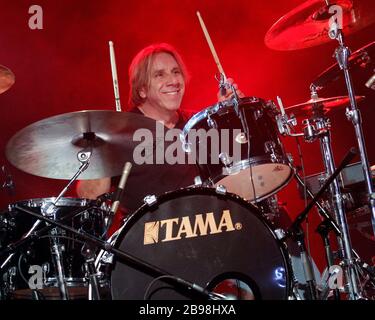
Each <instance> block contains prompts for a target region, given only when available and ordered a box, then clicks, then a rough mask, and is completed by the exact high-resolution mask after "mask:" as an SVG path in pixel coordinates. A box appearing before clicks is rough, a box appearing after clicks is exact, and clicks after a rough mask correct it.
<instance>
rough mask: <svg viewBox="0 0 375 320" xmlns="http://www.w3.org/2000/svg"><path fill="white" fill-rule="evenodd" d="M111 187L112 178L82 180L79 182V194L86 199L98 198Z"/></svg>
mask: <svg viewBox="0 0 375 320" xmlns="http://www.w3.org/2000/svg"><path fill="white" fill-rule="evenodd" d="M110 189H111V178H103V179H97V180H80V181H78V183H77V188H76V190H77V195H78V197H80V198H84V199H96V198H97V197H99V196H100V195H102V194H104V193H107V192H109V191H110Z"/></svg>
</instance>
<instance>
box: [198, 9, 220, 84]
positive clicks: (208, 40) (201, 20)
mask: <svg viewBox="0 0 375 320" xmlns="http://www.w3.org/2000/svg"><path fill="white" fill-rule="evenodd" d="M197 16H198V19H199V22H200V24H201V27H202V30H203V33H204V36H205V37H206V40H207V43H208V46H209V47H210V50H211V53H212V56H213V57H214V60H215V63H216V65H217V67H218V69H219V72H220V73H221V74H222V75H223V77H224V82H225V81H226V80H227V77H226V75H225V72H224V69H223V67H222V66H221V63H220V60H219V57H218V55H217V53H216V50H215V47H214V45H213V43H212V41H211V37H210V35H209V34H208V31H207V28H206V26H205V24H204V22H203V19H202V17H201V14H200V13H199V11H197Z"/></svg>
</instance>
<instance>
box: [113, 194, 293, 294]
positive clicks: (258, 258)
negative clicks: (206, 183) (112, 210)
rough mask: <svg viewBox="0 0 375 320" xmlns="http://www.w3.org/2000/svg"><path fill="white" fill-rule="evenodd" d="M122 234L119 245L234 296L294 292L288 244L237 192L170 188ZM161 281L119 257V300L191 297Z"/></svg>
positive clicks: (116, 268)
mask: <svg viewBox="0 0 375 320" xmlns="http://www.w3.org/2000/svg"><path fill="white" fill-rule="evenodd" d="M151 199H152V198H151ZM114 236H115V239H112V243H114V244H115V247H116V248H118V249H120V250H123V251H125V252H126V253H128V254H131V255H133V256H135V257H138V258H140V259H142V260H144V261H146V262H148V263H150V264H152V265H154V266H156V267H158V268H160V269H162V270H164V271H167V272H169V273H170V274H172V275H175V276H177V277H179V278H182V279H185V280H188V281H190V282H192V283H195V284H197V285H199V286H201V287H204V288H207V289H208V290H211V291H214V292H216V293H221V294H224V295H226V296H228V298H231V299H250V300H251V299H266V300H269V299H277V300H282V299H287V298H288V297H289V296H290V291H291V287H292V285H291V279H292V278H293V276H292V271H291V270H292V269H291V266H290V263H289V260H288V254H287V251H286V247H285V246H284V245H283V243H281V242H280V241H279V240H278V239H277V237H276V235H275V233H274V231H273V230H272V227H271V226H270V225H269V223H268V222H267V221H266V220H265V218H264V217H262V215H261V214H260V212H259V211H258V209H256V208H255V207H254V206H252V205H251V204H249V203H247V202H246V201H244V200H243V199H242V198H240V197H239V196H237V195H234V194H230V193H226V194H220V193H218V192H217V191H216V189H211V188H201V187H192V188H187V189H180V190H177V191H173V192H169V193H166V194H164V195H162V196H160V197H159V198H157V199H156V198H154V201H153V202H152V201H148V204H145V205H143V206H142V207H141V208H140V209H138V210H137V211H136V212H135V213H134V214H132V215H131V216H129V218H128V219H127V220H126V221H125V222H124V225H123V227H122V228H121V229H120V230H118V232H116V234H115V235H114ZM153 279H154V277H153V276H152V275H150V274H148V273H147V272H146V271H145V270H138V269H136V268H133V267H130V266H128V265H127V264H126V263H124V262H123V261H119V260H117V261H116V259H115V262H114V266H113V270H112V272H111V275H110V285H111V291H112V299H131V300H132V299H144V297H145V294H146V293H147V298H148V299H152V300H164V299H166V300H175V299H188V298H191V296H189V295H188V294H187V293H186V292H185V293H184V292H183V291H181V290H179V291H177V290H176V289H175V288H174V287H173V286H172V285H170V284H168V283H166V282H164V281H163V279H160V280H159V281H154V282H152V281H153Z"/></svg>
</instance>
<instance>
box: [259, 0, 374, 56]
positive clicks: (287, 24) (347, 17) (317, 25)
mask: <svg viewBox="0 0 375 320" xmlns="http://www.w3.org/2000/svg"><path fill="white" fill-rule="evenodd" d="M326 2H327V1H325V0H309V1H306V2H304V3H302V4H301V5H299V6H298V7H296V8H295V9H293V10H292V11H290V12H289V13H287V14H286V15H284V16H283V17H281V18H280V19H279V20H278V21H277V22H276V23H275V24H274V25H273V26H272V27H271V28H270V29H269V30H268V32H267V34H266V36H265V39H264V41H265V44H266V45H267V46H268V47H269V48H271V49H274V50H297V49H303V48H309V47H314V46H317V45H320V44H323V43H326V42H329V41H332V40H331V39H330V38H329V36H328V31H329V28H330V21H331V17H332V16H333V14H334V13H335V11H334V10H332V9H333V8H332V9H331V11H332V13H330V12H329V11H330V6H327V4H326ZM329 2H331V3H332V5H336V6H340V7H341V8H342V16H343V18H342V30H343V33H344V35H350V34H352V33H354V32H356V31H358V30H360V29H362V28H364V27H367V26H369V25H371V24H372V23H374V22H375V13H374V10H373V4H372V3H373V0H366V1H359V0H357V1H356V0H335V1H329ZM336 12H338V11H337V10H336Z"/></svg>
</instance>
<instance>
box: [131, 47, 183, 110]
mask: <svg viewBox="0 0 375 320" xmlns="http://www.w3.org/2000/svg"><path fill="white" fill-rule="evenodd" d="M161 52H165V53H168V54H170V55H171V56H172V57H173V58H174V59H175V60H176V62H177V64H178V65H179V67H180V69H181V73H182V76H183V78H184V80H185V82H187V80H188V74H187V70H186V66H185V64H184V62H183V60H182V58H181V56H180V55H179V53H178V52H177V51H176V49H175V48H174V47H173V46H171V45H170V44H168V43H157V44H152V45H150V46H148V47H146V48H144V49H142V50H141V51H140V52H139V53H138V54H137V55H136V56H135V57H134V59H133V61H132V63H131V64H130V67H129V85H130V90H129V106H130V107H131V108H134V107H138V106H140V105H142V104H143V103H144V102H145V100H146V98H142V97H141V96H140V94H139V93H140V90H142V89H144V88H148V87H149V86H150V82H151V66H152V63H153V61H154V58H155V55H156V54H158V53H161Z"/></svg>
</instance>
